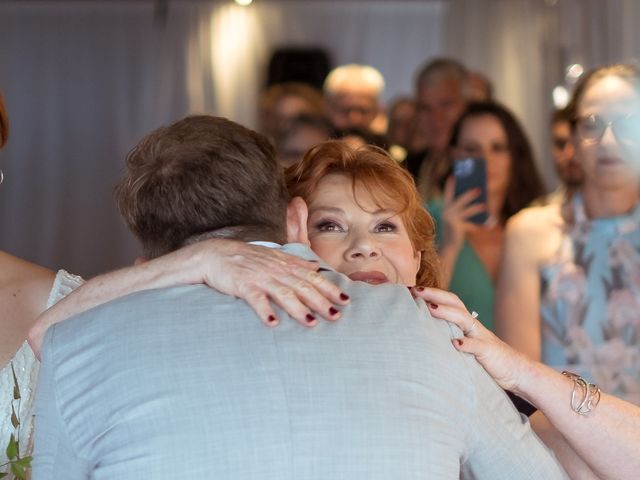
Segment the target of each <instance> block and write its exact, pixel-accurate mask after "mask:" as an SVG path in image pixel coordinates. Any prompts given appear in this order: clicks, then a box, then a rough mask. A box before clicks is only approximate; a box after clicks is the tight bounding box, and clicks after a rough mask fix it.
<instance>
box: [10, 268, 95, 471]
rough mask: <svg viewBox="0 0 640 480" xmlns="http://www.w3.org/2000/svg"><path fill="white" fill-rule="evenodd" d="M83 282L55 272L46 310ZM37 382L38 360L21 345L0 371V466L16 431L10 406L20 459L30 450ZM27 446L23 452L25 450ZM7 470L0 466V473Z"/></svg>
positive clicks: (72, 276)
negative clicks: (17, 422) (16, 422)
mask: <svg viewBox="0 0 640 480" xmlns="http://www.w3.org/2000/svg"><path fill="white" fill-rule="evenodd" d="M82 283H83V280H82V278H80V277H78V276H77V275H71V274H70V273H67V272H65V271H64V270H60V271H58V273H57V275H56V278H55V280H54V282H53V288H52V289H51V292H50V293H49V300H48V302H47V308H49V307H50V306H51V305H53V304H55V303H56V302H58V301H59V300H61V299H63V298H64V297H66V296H67V295H68V294H70V293H71V292H72V291H74V290H75V289H76V288H78V287H79V286H80V285H81V284H82ZM11 365H13V369H14V370H15V373H16V377H17V379H18V385H19V388H20V396H21V398H20V400H14V399H13V385H14V381H13V373H12V369H11ZM37 380H38V361H37V360H36V357H35V355H34V354H33V352H32V351H31V348H29V345H28V344H27V342H24V343H23V344H22V346H21V347H20V349H19V350H18V351H17V352H16V354H15V356H14V357H13V358H12V359H11V360H10V361H9V363H8V364H7V365H6V366H5V367H4V368H2V370H0V465H2V464H4V463H6V462H7V454H6V451H5V449H6V446H7V443H8V442H9V438H10V436H11V434H12V433H14V432H15V429H14V427H13V424H12V422H11V412H12V409H11V407H12V405H13V408H14V410H15V412H16V414H17V415H18V418H19V420H20V447H21V452H20V454H21V455H22V456H25V455H27V454H28V453H29V452H30V451H31V447H32V445H31V441H32V435H31V433H32V430H33V397H34V392H35V388H36V382H37ZM25 446H26V449H25ZM5 471H6V468H5V467H0V473H4V472H5Z"/></svg>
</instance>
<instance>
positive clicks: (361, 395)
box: [34, 116, 564, 480]
mask: <svg viewBox="0 0 640 480" xmlns="http://www.w3.org/2000/svg"><path fill="white" fill-rule="evenodd" d="M127 169H128V171H127V174H126V176H125V180H124V181H123V182H122V183H121V184H120V186H119V187H118V191H117V196H118V200H119V204H120V208H121V211H123V212H124V213H125V218H126V219H127V221H128V223H129V224H130V226H132V228H133V230H134V232H135V233H136V235H137V236H138V237H139V238H140V239H141V240H142V242H143V246H144V249H145V255H146V256H148V257H154V256H157V255H160V254H162V253H165V252H166V251H170V250H173V249H176V248H178V247H179V246H180V245H182V244H184V243H185V242H186V241H189V239H191V238H193V237H197V238H203V237H206V236H208V235H210V236H216V235H217V236H225V237H232V238H236V239H240V240H244V241H263V242H272V243H273V246H274V248H282V249H283V250H284V251H286V252H289V253H293V254H295V255H299V256H301V257H304V258H307V259H315V260H318V259H317V257H316V256H315V255H314V254H313V253H312V252H311V251H310V250H309V249H308V248H307V246H306V245H305V244H308V239H306V238H305V233H304V232H306V228H302V227H303V225H301V222H302V221H303V220H302V218H303V217H304V215H301V216H299V217H296V216H295V215H290V217H289V220H290V222H292V223H296V222H298V224H297V225H291V227H292V228H291V229H290V235H289V237H290V238H289V239H290V240H295V241H299V242H300V243H293V244H287V245H284V246H282V247H281V246H279V245H277V244H283V243H284V242H285V240H286V238H287V233H286V226H287V225H286V222H287V215H286V209H287V193H286V189H285V186H284V181H283V178H282V173H281V171H280V168H279V166H278V164H277V162H276V159H275V156H274V153H273V150H272V148H271V147H270V145H269V144H268V142H267V141H266V140H265V139H264V137H262V136H260V135H258V134H256V133H255V132H252V131H250V130H247V129H245V128H243V127H241V126H239V125H237V124H234V123H233V122H230V121H228V120H225V119H221V118H216V117H208V116H197V117H188V118H186V119H184V120H181V121H179V122H176V123H175V124H173V125H171V126H169V127H167V128H163V129H159V130H157V131H155V132H153V133H151V134H150V135H148V136H147V137H145V139H143V140H142V141H141V142H140V144H138V146H137V147H136V148H135V149H134V150H133V151H132V152H131V153H130V155H129V158H128V161H127ZM132 199H135V201H132ZM297 208H300V204H299V203H298V204H297ZM296 236H297V238H296ZM325 267H326V266H325ZM324 274H325V275H327V276H328V277H329V278H331V280H332V281H334V282H336V283H337V284H338V285H339V286H340V287H341V288H343V289H344V290H345V291H346V292H348V294H349V295H350V296H351V302H350V304H349V305H348V306H347V307H345V308H344V309H343V312H342V316H343V319H342V320H341V321H339V322H337V323H333V322H324V323H321V324H319V325H318V326H317V327H315V328H314V329H307V328H304V327H302V326H300V325H299V324H297V323H296V322H293V321H291V322H282V325H281V326H280V327H278V328H277V329H269V328H265V327H264V326H263V325H262V323H261V322H260V321H259V320H258V318H257V317H256V315H255V314H254V312H253V311H252V310H251V309H250V308H249V307H248V306H247V305H246V304H245V303H244V302H243V301H242V300H239V299H237V298H234V297H230V296H225V295H222V294H219V293H216V292H212V291H211V290H210V289H208V288H207V287H205V286H201V285H197V286H184V287H176V288H168V289H159V290H149V291H146V292H141V293H137V294H133V295H130V296H127V297H124V298H121V299H118V300H115V301H113V302H110V303H108V304H105V305H103V306H100V307H97V308H95V309H93V310H91V311H89V312H86V313H84V314H81V315H79V316H77V317H74V318H72V319H70V320H67V321H65V322H62V323H60V324H58V325H55V326H54V327H52V328H51V329H50V330H49V331H48V333H47V335H46V338H45V341H44V345H43V361H42V369H41V374H40V384H39V387H38V388H39V391H38V399H37V407H36V409H37V417H36V447H35V448H36V450H35V460H34V479H36V480H38V479H63V478H64V479H67V480H75V479H89V478H95V479H124V480H126V479H141V478H145V479H158V480H164V479H178V478H197V479H229V480H231V479H233V480H245V479H261V480H265V479H292V480H293V479H296V480H299V479H310V480H314V479H323V480H326V479H344V480H358V479H374V480H375V479H407V480H409V479H457V478H459V476H460V472H461V470H462V471H464V472H467V473H469V475H470V476H472V477H473V478H477V479H492V480H494V479H514V478H517V479H532V480H534V479H535V480H539V479H543V478H544V479H555V478H564V473H563V472H562V470H561V468H560V467H559V466H558V464H557V462H556V461H555V459H554V458H553V457H552V456H551V455H550V454H549V453H548V451H547V450H546V448H545V447H544V446H543V445H542V444H541V442H540V441H539V440H538V438H537V437H535V435H534V434H533V433H532V432H531V430H530V428H529V425H528V423H527V421H526V420H523V419H522V418H521V417H520V416H519V415H518V413H517V412H516V411H515V409H514V408H513V406H512V405H511V404H510V402H509V400H508V399H507V398H506V396H505V395H504V393H503V392H502V390H500V388H499V387H498V386H497V385H496V384H495V383H494V382H493V381H492V380H491V379H490V378H489V377H488V375H487V374H486V373H485V372H484V370H483V369H482V368H481V367H480V366H479V365H478V364H477V363H476V361H475V360H474V359H473V358H470V357H468V356H465V355H463V354H461V353H459V352H457V351H456V350H455V349H454V348H453V346H452V345H451V343H450V342H451V339H452V338H453V336H454V334H455V333H456V332H454V330H453V327H451V326H450V325H448V324H446V323H444V322H436V321H434V320H433V319H432V318H431V317H430V315H429V314H428V312H427V310H426V308H425V306H424V303H423V302H422V301H415V300H414V299H413V298H412V297H411V295H410V294H409V292H408V291H407V289H406V288H405V287H400V286H397V285H391V284H385V285H379V286H375V287H373V286H371V285H368V284H366V283H362V282H351V281H350V280H349V279H348V278H347V277H345V276H343V275H340V274H338V273H336V272H333V271H330V269H329V268H328V267H327V272H326V273H324Z"/></svg>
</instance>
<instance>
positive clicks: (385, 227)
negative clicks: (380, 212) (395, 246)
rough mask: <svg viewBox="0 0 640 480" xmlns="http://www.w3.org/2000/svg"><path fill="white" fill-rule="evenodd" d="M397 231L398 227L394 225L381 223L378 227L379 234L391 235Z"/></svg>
mask: <svg viewBox="0 0 640 480" xmlns="http://www.w3.org/2000/svg"><path fill="white" fill-rule="evenodd" d="M396 230H397V228H396V226H395V225H394V224H393V223H389V222H386V223H381V224H379V225H377V226H376V232H378V233H391V232H395V231H396Z"/></svg>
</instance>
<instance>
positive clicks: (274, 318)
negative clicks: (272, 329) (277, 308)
mask: <svg viewBox="0 0 640 480" xmlns="http://www.w3.org/2000/svg"><path fill="white" fill-rule="evenodd" d="M267 321H268V322H269V323H273V322H275V321H276V316H275V315H269V318H268V319H267Z"/></svg>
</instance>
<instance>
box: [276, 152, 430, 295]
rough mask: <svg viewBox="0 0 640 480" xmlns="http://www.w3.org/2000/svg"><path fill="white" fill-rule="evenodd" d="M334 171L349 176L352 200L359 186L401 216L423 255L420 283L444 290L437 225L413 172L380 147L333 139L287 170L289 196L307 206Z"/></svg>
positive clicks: (410, 237) (417, 249) (418, 278)
mask: <svg viewBox="0 0 640 480" xmlns="http://www.w3.org/2000/svg"><path fill="white" fill-rule="evenodd" d="M332 173H333V174H341V175H346V176H348V177H351V179H352V182H353V193H354V197H355V195H356V182H359V183H360V184H361V185H363V186H364V187H365V188H366V189H367V190H368V191H369V193H371V195H372V197H373V199H374V201H375V202H376V203H377V204H378V206H379V207H380V208H389V209H391V210H393V211H395V212H397V214H398V215H400V217H401V218H402V221H403V223H404V225H405V228H406V229H407V233H408V235H409V239H410V240H411V244H412V245H413V249H414V253H417V252H420V253H421V254H422V258H421V260H420V268H419V270H418V275H417V279H416V281H417V283H416V284H417V285H424V286H428V287H438V286H440V265H439V259H438V254H437V252H436V248H435V224H434V222H433V218H431V215H429V213H428V212H427V211H426V209H425V208H424V206H423V201H422V198H421V197H420V194H419V193H418V191H417V190H416V186H415V183H414V181H413V178H412V177H411V175H410V174H409V172H407V171H406V170H405V169H403V168H402V167H401V166H400V165H398V164H397V163H396V161H395V160H393V159H392V158H391V157H390V156H389V155H388V154H387V152H385V151H384V150H382V149H380V148H377V147H373V146H364V147H360V148H358V149H353V148H351V147H350V146H348V145H347V144H346V143H344V142H342V141H337V140H329V141H326V142H324V143H321V144H319V145H317V146H315V147H314V148H312V149H311V150H309V151H308V152H307V154H306V155H305V156H304V158H303V159H302V161H301V162H299V163H297V164H295V165H292V166H291V167H289V168H288V169H287V170H286V171H285V179H286V183H287V188H288V190H289V195H290V196H291V197H302V198H303V199H304V200H305V201H307V203H308V202H309V201H311V200H312V199H313V196H314V194H315V191H316V189H317V187H318V184H319V183H320V181H321V180H322V179H323V178H324V177H325V176H327V175H329V174H332ZM356 201H357V198H356Z"/></svg>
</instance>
